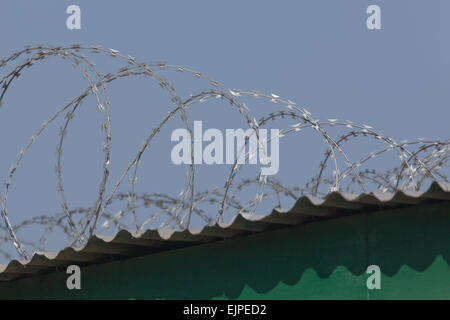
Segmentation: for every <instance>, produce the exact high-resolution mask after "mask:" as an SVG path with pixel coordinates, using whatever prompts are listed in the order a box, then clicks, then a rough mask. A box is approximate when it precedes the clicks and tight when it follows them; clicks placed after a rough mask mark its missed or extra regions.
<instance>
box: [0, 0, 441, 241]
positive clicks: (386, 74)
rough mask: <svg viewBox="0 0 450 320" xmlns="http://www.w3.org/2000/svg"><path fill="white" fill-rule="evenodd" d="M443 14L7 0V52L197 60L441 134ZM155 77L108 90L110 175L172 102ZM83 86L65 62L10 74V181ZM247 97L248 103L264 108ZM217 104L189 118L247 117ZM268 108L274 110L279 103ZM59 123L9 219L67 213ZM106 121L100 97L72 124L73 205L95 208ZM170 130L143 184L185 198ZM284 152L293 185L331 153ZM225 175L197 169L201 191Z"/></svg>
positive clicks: (2, 146)
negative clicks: (372, 15) (374, 16)
mask: <svg viewBox="0 0 450 320" xmlns="http://www.w3.org/2000/svg"><path fill="white" fill-rule="evenodd" d="M70 4H76V5H79V6H80V7H81V12H82V13H81V21H82V22H81V27H82V28H81V30H68V29H67V28H66V19H67V17H68V15H67V14H66V8H67V6H68V5H70ZM370 4H376V5H379V6H380V7H381V21H382V22H381V23H382V30H375V31H369V30H368V29H367V28H366V19H367V14H366V8H367V7H368V6H369V5H370ZM449 13H450V2H449V1H447V0H433V1H426V0H396V1H381V0H370V1H366V0H339V1H336V0H329V1H325V0H320V1H318V0H302V1H261V0H258V1H250V0H248V1H234V0H232V1H221V2H219V1H100V0H97V1H84V0H77V1H56V0H54V1H49V0H45V1H44V0H41V1H18V0H14V1H12V0H3V1H2V2H1V4H0V30H1V41H0V56H1V57H6V56H8V55H10V54H11V53H12V52H14V51H16V50H18V49H22V48H23V47H25V46H26V45H34V44H38V43H40V44H45V45H54V46H60V45H61V46H63V45H69V44H75V43H76V44H83V45H100V46H102V47H104V48H114V49H117V50H119V51H120V52H122V53H124V54H130V55H132V56H134V57H136V58H137V59H138V60H140V61H167V62H168V63H171V64H177V65H183V66H186V67H190V68H193V69H196V70H200V71H202V72H204V73H205V74H207V75H209V76H211V77H212V78H214V79H217V80H219V81H220V82H221V83H222V84H223V85H224V86H226V87H228V88H241V89H249V90H253V89H254V90H259V91H262V92H266V93H276V94H277V95H280V96H282V97H285V98H287V99H290V100H293V101H295V102H296V103H298V104H299V105H301V106H304V107H306V108H307V109H308V110H309V111H310V112H311V113H312V114H313V116H314V117H315V118H316V119H327V118H338V119H342V120H347V119H349V120H352V121H354V122H357V123H364V124H370V125H372V126H373V127H374V128H376V129H377V130H379V131H381V132H383V133H384V134H386V135H389V136H391V137H393V138H395V139H396V140H398V141H400V140H403V139H410V138H421V137H423V138H438V139H442V140H445V139H448V138H449V119H450V105H449V103H450V31H449V30H450V29H449V19H448V16H449ZM93 58H94V59H93V60H94V61H95V62H97V64H98V66H99V69H100V71H102V72H104V73H107V72H110V71H115V70H117V66H118V64H111V65H110V64H109V62H108V61H110V59H109V58H105V57H102V56H94V57H93ZM168 78H169V79H171V76H169V75H168ZM174 79H175V80H174V81H175V82H174V83H175V85H176V87H177V89H178V88H179V90H180V92H181V93H182V94H187V93H190V92H195V91H198V90H199V89H201V88H203V87H205V86H203V87H202V85H201V83H199V84H197V83H194V80H192V77H189V76H184V77H183V76H179V75H174ZM195 81H197V80H195ZM149 83H151V82H150V81H149V80H142V79H127V80H120V83H119V82H118V83H117V84H111V85H110V86H109V94H110V96H111V103H112V109H113V111H112V112H113V114H112V115H113V138H112V140H113V151H112V152H113V155H112V159H113V160H112V163H111V170H112V173H111V182H114V181H115V179H116V178H117V177H118V176H119V175H120V173H121V172H122V170H123V168H124V166H125V165H126V164H127V163H128V162H129V161H130V160H131V157H132V155H133V154H134V152H135V150H136V149H137V148H138V146H139V145H140V143H141V142H142V140H143V139H144V137H145V135H146V133H148V132H149V131H150V130H151V128H152V127H153V126H154V125H155V124H156V123H158V122H159V121H160V120H161V118H162V116H163V115H164V114H165V113H167V111H168V110H169V108H172V105H171V104H170V103H169V99H168V98H167V94H166V93H164V92H163V91H162V90H160V89H159V88H158V86H157V83H151V85H149ZM86 86H87V84H86V82H85V81H84V80H82V79H81V77H80V76H79V74H78V72H77V71H75V70H74V69H73V68H72V67H71V66H70V65H69V64H67V63H66V62H62V61H60V60H57V59H52V60H49V61H46V62H44V63H42V64H40V65H36V66H34V67H33V68H31V69H30V70H27V71H26V74H25V75H24V76H23V77H21V79H20V80H18V81H17V83H15V84H14V86H13V88H12V89H11V90H10V92H9V93H8V94H7V96H6V97H5V100H4V106H3V107H2V109H0V178H1V179H2V180H4V179H5V177H6V175H7V172H8V168H9V167H10V165H11V164H12V163H13V161H14V160H15V158H16V155H17V152H18V151H19V150H20V149H21V148H22V146H24V145H25V143H26V141H27V139H28V137H29V136H30V135H31V134H32V133H33V132H34V131H35V130H37V129H38V127H39V125H40V124H41V123H42V122H43V121H45V120H46V119H47V118H48V117H49V116H50V115H51V114H52V112H54V111H55V110H56V109H57V108H58V107H60V106H62V105H64V104H65V103H67V102H68V101H70V100H71V99H72V98H73V97H75V96H77V95H79V94H80V93H81V92H82V91H83V90H84V89H85V88H86ZM206 87H207V86H206ZM253 103H255V102H253ZM223 105H226V104H223ZM249 106H250V109H251V111H252V110H254V109H252V107H253V108H257V105H254V106H253V105H251V103H249ZM214 108H216V107H215V106H214V107H213V109H211V110H209V109H208V110H206V109H199V110H196V111H195V112H193V113H192V116H191V119H196V120H203V121H204V123H205V124H206V126H207V127H209V128H210V127H215V128H237V127H245V122H242V119H241V118H238V117H237V116H236V115H235V114H230V112H229V111H224V108H220V107H217V109H214ZM264 108H265V109H264V111H267V112H264V113H263V114H267V113H268V112H270V108H272V106H270V105H268V106H265V107H264ZM280 109H281V106H278V107H276V108H275V109H274V110H280ZM238 119H240V120H238ZM239 121H241V122H239ZM61 124H62V122H61V121H60V122H58V124H57V125H54V126H53V127H52V128H50V129H49V131H48V132H46V133H45V134H44V135H43V137H42V141H39V142H38V144H36V146H34V147H33V148H32V149H31V150H30V153H29V154H28V155H27V157H26V159H25V160H24V163H23V167H21V168H20V169H19V171H18V172H17V176H16V178H15V179H16V180H14V181H13V183H14V185H13V187H12V189H11V194H10V201H9V203H8V205H9V207H8V208H9V211H10V215H11V219H12V220H13V222H14V223H18V222H19V221H21V220H23V219H25V218H28V217H31V216H34V215H41V214H48V213H49V212H58V211H59V209H58V208H59V198H58V195H57V193H56V176H55V174H54V171H53V167H54V165H55V158H56V155H55V148H56V143H57V136H56V134H57V132H58V129H59V126H60V125H61ZM99 125H100V122H99V114H98V112H97V111H96V106H95V103H94V100H93V99H91V100H88V103H86V104H84V105H83V110H81V111H80V113H79V114H78V115H77V118H76V120H75V121H74V123H73V124H72V125H71V127H70V129H69V133H70V135H69V136H68V138H67V139H68V140H67V147H66V149H67V150H65V153H64V165H65V167H64V168H65V169H64V181H65V185H66V192H67V194H68V196H67V198H68V200H69V205H70V206H71V207H77V206H89V205H92V203H93V201H94V200H95V199H96V196H97V187H98V182H99V181H100V180H99V179H100V173H101V165H102V163H101V160H102V153H101V145H102V136H101V133H100V130H99ZM176 127H182V122H180V121H179V122H174V123H172V124H170V125H169V126H168V127H167V129H166V130H165V131H163V132H162V133H161V136H160V139H159V140H158V141H155V145H154V149H152V150H153V151H152V153H151V155H147V156H146V157H145V158H144V164H145V166H143V168H142V171H141V172H142V175H141V176H139V177H140V179H141V180H140V181H142V182H141V184H139V186H138V191H149V192H151V191H159V192H167V193H170V194H173V195H177V194H178V192H179V191H180V189H181V187H182V186H183V183H184V176H183V175H184V172H185V169H186V168H181V167H176V166H174V165H173V164H172V163H171V162H170V158H169V157H170V149H171V147H172V146H173V144H171V142H170V133H171V131H172V130H173V129H174V128H176ZM292 143H296V144H292ZM283 146H284V148H283ZM293 146H295V147H293ZM364 147H365V145H362V144H361V145H357V146H354V148H355V149H358V148H364ZM280 148H281V149H280V157H281V169H280V177H281V178H283V177H284V178H285V180H283V181H286V182H287V183H290V184H297V185H301V184H302V183H304V182H305V181H306V180H308V179H309V178H311V177H312V175H313V174H314V173H315V172H316V171H317V169H316V168H317V166H318V162H319V161H320V160H321V159H322V155H323V151H324V150H325V146H324V145H323V143H322V142H321V140H320V139H318V140H312V139H309V138H308V139H303V140H296V142H291V144H290V145H286V144H285V145H283V144H282V145H281V147H280ZM386 161H387V160H386ZM391 164H393V163H390V164H388V166H390V165H391ZM292 171H294V172H295V174H292ZM227 172H228V170H222V168H221V169H217V168H201V170H200V173H199V174H198V178H199V181H198V186H199V189H202V188H210V187H212V186H214V185H221V184H223V182H224V181H225V176H226V173H227ZM108 186H109V188H110V187H111V183H110V184H109V185H108ZM1 190H2V192H3V190H4V188H3V189H1ZM123 190H124V191H126V190H128V188H124V189H123ZM273 206H274V204H273V203H269V204H267V205H266V206H265V207H262V209H264V210H266V211H267V210H269V208H272V207H273ZM0 223H3V222H0ZM30 234H34V233H30Z"/></svg>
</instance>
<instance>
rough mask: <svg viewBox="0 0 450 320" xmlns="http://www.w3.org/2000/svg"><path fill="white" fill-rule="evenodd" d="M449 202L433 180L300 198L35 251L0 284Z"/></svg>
mask: <svg viewBox="0 0 450 320" xmlns="http://www.w3.org/2000/svg"><path fill="white" fill-rule="evenodd" d="M442 200H444V201H450V183H447V182H433V183H432V184H431V185H430V187H429V188H428V190H427V191H425V192H422V193H421V192H407V191H397V192H396V193H382V192H372V193H363V194H353V193H344V192H332V193H329V194H327V195H326V196H325V197H323V198H316V197H310V196H302V197H300V198H299V199H298V200H297V201H296V202H295V204H294V205H293V206H292V208H291V209H289V210H283V209H280V208H274V209H273V210H272V212H271V213H270V214H268V215H262V214H249V213H240V214H238V215H237V216H236V217H235V218H234V219H232V220H231V221H228V222H217V223H216V224H214V225H207V226H204V227H203V228H201V229H189V230H184V231H174V230H169V229H167V228H160V229H149V230H147V231H145V232H144V233H142V234H140V235H136V234H133V233H132V232H130V231H127V230H120V231H119V232H117V233H116V235H115V236H101V235H94V236H92V237H91V238H90V239H89V240H88V242H87V244H86V246H85V247H83V248H79V249H77V248H73V247H67V248H65V249H63V250H61V251H59V252H58V253H49V252H44V253H40V252H36V253H34V254H33V257H32V258H31V259H30V260H29V261H18V260H12V261H10V262H9V263H8V264H7V265H0V281H11V280H14V279H17V278H21V277H24V276H31V275H36V274H41V273H46V272H51V271H57V270H58V269H59V268H62V267H65V266H68V265H70V264H74V263H77V264H95V263H102V262H107V261H111V256H113V257H116V258H118V259H121V258H129V257H134V256H140V255H145V254H151V253H157V252H162V251H167V250H172V249H178V248H183V247H187V246H192V245H196V244H202V243H206V242H213V241H218V240H223V239H226V238H234V237H239V236H244V235H248V234H251V233H256V232H263V231H268V230H274V229H278V228H282V227H287V226H295V225H301V224H304V223H306V222H308V221H310V220H311V218H312V217H316V218H320V217H322V218H333V217H335V218H336V217H341V216H346V215H351V214H355V213H358V212H370V211H379V210H380V209H382V210H383V209H390V208H396V207H403V206H407V205H415V204H420V203H427V202H435V201H442Z"/></svg>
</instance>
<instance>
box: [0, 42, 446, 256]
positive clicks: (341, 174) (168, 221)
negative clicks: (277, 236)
mask: <svg viewBox="0 0 450 320" xmlns="http://www.w3.org/2000/svg"><path fill="white" fill-rule="evenodd" d="M97 55H102V56H103V58H104V57H110V58H111V59H116V60H118V61H119V62H121V63H123V64H124V65H123V66H122V67H120V68H119V69H118V71H116V72H110V73H107V74H102V73H100V72H99V70H98V68H97V67H96V65H95V63H94V62H93V60H92V57H94V56H97ZM88 56H89V58H88ZM90 56H92V57H90ZM51 57H54V58H61V59H63V60H64V61H68V62H69V63H71V65H72V66H73V67H74V69H76V70H77V71H78V72H80V73H81V76H82V78H83V79H85V80H86V81H87V84H88V86H87V88H86V90H85V91H83V92H82V93H81V94H79V95H78V96H76V97H74V98H73V99H72V100H71V101H69V102H68V103H67V104H65V105H64V106H62V107H60V108H59V109H57V111H56V112H55V113H54V114H53V115H52V116H51V117H50V118H49V119H48V120H47V121H45V122H44V123H43V124H42V125H41V126H40V127H39V128H38V130H37V131H35V133H34V134H33V135H31V137H30V138H29V140H28V142H27V143H26V144H25V146H24V147H23V148H22V149H20V151H19V153H18V155H17V159H16V161H15V162H14V163H13V165H12V166H11V168H10V170H9V172H8V175H7V178H6V181H5V182H4V185H5V190H4V192H2V193H0V202H1V215H2V219H3V223H2V224H0V230H1V231H2V232H3V235H1V234H0V253H2V254H3V255H4V256H5V257H7V258H9V257H10V254H9V253H7V252H6V251H4V250H3V249H2V247H3V245H5V244H8V243H12V244H13V245H14V247H15V248H16V250H17V252H18V254H19V255H20V256H21V257H22V258H24V259H29V258H30V254H29V250H33V251H44V250H45V243H46V241H47V236H48V235H49V234H51V233H52V232H54V230H56V229H58V230H60V231H62V232H63V233H64V234H66V235H67V237H68V244H69V245H70V246H83V245H85V244H86V242H87V240H88V239H89V237H90V236H92V235H94V234H95V233H96V232H97V230H98V229H107V228H110V227H111V226H114V228H115V229H116V230H121V229H127V230H131V231H132V232H133V234H134V235H136V236H139V235H140V234H142V233H143V232H145V230H146V229H147V228H148V226H149V225H150V224H151V222H152V221H154V220H156V219H157V218H160V216H163V217H164V218H163V220H164V222H163V224H161V227H165V228H171V229H174V230H185V229H189V227H190V223H191V222H190V221H191V217H192V215H196V216H198V217H200V218H201V219H202V221H204V223H205V224H206V225H212V224H214V223H218V222H219V223H220V222H221V221H222V219H223V216H224V213H225V211H227V210H232V212H233V216H236V215H238V214H242V213H247V214H256V213H257V211H258V205H259V204H260V203H261V201H263V199H268V198H270V197H275V199H276V200H275V201H276V206H277V207H278V208H283V199H285V198H288V199H291V200H296V199H298V198H299V197H300V196H305V195H306V196H315V197H319V196H325V195H327V194H328V193H329V192H338V191H345V192H364V193H367V192H373V191H381V192H392V193H393V192H396V191H399V190H401V191H420V190H422V188H423V187H424V185H425V184H426V183H427V182H430V181H445V182H448V178H447V176H446V174H445V172H444V170H443V168H446V167H447V166H448V158H449V157H450V140H425V139H417V140H413V141H402V142H396V141H395V140H394V139H393V138H391V137H389V136H386V135H384V134H382V133H381V132H378V131H376V130H375V129H374V128H373V127H371V126H369V125H367V124H357V123H354V122H352V121H349V120H347V121H340V120H337V119H328V120H326V121H321V120H318V119H314V118H313V116H312V114H311V113H310V112H309V111H308V110H307V109H305V108H304V107H303V106H300V105H298V104H296V103H295V102H293V101H291V100H289V99H284V98H282V97H280V96H279V95H277V94H274V93H269V94H266V93H261V92H259V91H246V90H240V89H230V88H227V87H225V86H224V85H222V84H221V83H220V82H219V81H217V80H215V79H212V78H210V77H208V76H207V75H205V74H204V73H201V72H199V71H196V70H193V69H189V68H186V67H183V66H178V65H171V64H167V63H165V62H156V63H147V62H139V61H137V60H136V59H135V58H134V57H132V56H129V55H128V56H127V55H124V54H122V53H120V52H119V51H117V50H114V49H104V48H101V47H99V46H81V45H71V46H66V47H54V46H43V45H37V46H27V47H26V48H25V49H23V50H19V51H16V52H14V53H13V54H12V55H10V56H9V57H7V58H4V59H1V60H0V70H2V71H3V70H4V69H7V68H8V67H9V66H11V65H12V64H14V63H16V65H14V66H13V67H12V69H10V71H9V72H5V73H4V75H2V76H1V77H0V87H1V89H0V90H1V91H0V112H1V109H2V108H5V106H3V100H4V97H5V96H6V93H7V91H8V89H9V88H10V87H11V86H12V85H13V84H14V83H15V82H16V81H17V80H18V79H19V78H20V77H21V75H22V74H23V73H24V72H25V71H27V70H28V69H29V68H31V67H32V66H33V65H35V64H37V63H39V62H41V61H44V60H46V59H49V58H51ZM20 58H24V60H23V61H20V62H18V60H19V59H20ZM170 72H177V73H183V74H187V75H190V76H193V78H194V79H202V80H206V82H207V83H209V85H210V87H209V88H205V89H204V90H202V91H200V92H192V93H191V94H190V95H189V96H187V97H184V98H183V97H182V96H181V95H180V94H178V92H177V90H176V89H175V86H174V85H173V84H172V83H171V82H170V81H169V80H168V74H169V73H170ZM135 76H143V77H144V78H146V79H150V80H152V81H156V82H157V83H158V84H159V86H160V87H161V88H162V89H163V90H165V91H166V92H167V93H168V94H169V96H170V102H169V105H172V107H171V108H169V109H168V112H167V114H166V115H165V116H164V117H163V119H161V121H160V122H159V124H158V125H156V126H155V127H154V128H152V130H150V132H149V133H148V135H147V136H146V137H145V139H144V142H143V143H142V144H141V146H140V147H139V148H138V150H137V151H136V153H135V154H134V156H133V158H132V160H131V161H130V162H129V164H128V165H127V166H126V167H125V168H124V169H123V171H122V174H121V175H120V177H119V179H117V180H116V181H115V182H114V183H113V185H112V187H111V188H110V190H107V182H108V179H109V176H110V171H109V164H110V161H111V152H110V151H111V146H112V139H111V132H112V124H111V101H110V98H109V96H108V93H107V84H109V83H111V82H113V81H116V80H118V79H122V78H128V77H135ZM89 96H94V98H95V101H96V108H97V110H98V112H99V114H100V119H101V129H102V133H103V136H104V142H103V154H104V159H103V173H102V178H101V181H100V184H99V187H98V196H97V199H96V201H95V203H93V204H92V205H91V206H89V207H85V208H75V209H74V208H70V207H69V204H68V202H67V197H66V195H65V192H64V184H63V180H64V179H63V166H62V154H63V149H64V148H63V147H64V145H65V137H66V135H67V134H68V131H69V127H70V124H71V121H72V119H73V118H74V115H75V113H76V112H77V110H79V109H80V107H81V105H82V104H83V102H84V101H85V99H86V98H87V97H89ZM243 98H250V99H258V98H259V101H252V108H253V107H255V108H257V106H258V104H259V103H260V101H261V100H262V101H265V102H266V103H272V104H273V105H274V106H276V108H277V109H276V110H274V111H273V112H271V113H269V114H268V115H266V116H264V117H262V118H260V119H259V120H256V118H255V117H252V115H251V113H250V108H249V107H248V105H247V104H246V103H245V102H243V101H241V99H243ZM211 99H222V100H224V101H225V102H227V103H228V104H229V105H231V107H232V108H234V109H235V110H237V112H238V113H239V114H240V115H241V116H242V117H243V119H244V120H245V121H246V123H247V125H248V128H249V129H250V130H251V136H253V135H255V139H256V141H257V143H258V146H259V147H260V148H261V149H260V152H261V151H262V153H263V154H266V153H267V150H265V147H264V145H265V144H266V143H267V142H268V139H267V138H265V139H261V138H260V136H259V134H258V129H259V128H262V127H264V126H266V125H268V123H269V122H271V121H278V122H282V123H283V124H284V127H283V129H281V130H280V132H279V134H278V136H276V137H271V139H274V138H277V139H281V138H283V137H285V136H289V135H294V134H301V133H302V132H304V131H306V130H310V131H312V132H314V133H316V134H317V135H318V136H319V137H321V139H322V140H323V142H324V147H325V154H324V157H323V159H322V160H321V161H320V162H319V169H318V173H317V175H316V176H314V177H313V178H312V179H311V180H310V181H309V182H307V183H306V184H305V185H304V186H296V187H288V186H285V185H283V184H282V183H281V182H280V181H278V180H277V178H276V177H274V176H265V175H262V174H259V176H257V177H256V178H253V179H243V180H241V181H236V176H237V175H238V172H239V170H240V169H241V168H242V166H243V164H242V163H239V162H238V159H239V158H240V157H241V156H243V157H244V160H245V161H249V160H250V159H251V158H252V157H254V156H255V153H256V152H257V150H256V151H255V150H253V151H251V150H249V151H248V152H246V151H245V150H246V148H247V147H248V143H249V141H250V138H251V136H250V137H249V139H246V141H245V145H244V146H242V148H241V150H239V151H238V153H237V155H236V157H235V160H234V163H233V165H231V168H230V171H229V174H228V176H227V178H226V179H225V181H224V183H223V187H221V188H213V189H212V190H207V191H199V190H197V189H198V188H197V187H196V183H195V167H194V141H193V139H191V142H190V149H191V152H190V157H191V162H190V165H189V166H188V169H187V173H186V183H185V185H184V187H183V189H182V191H181V192H180V193H179V195H178V196H171V195H168V194H162V193H137V192H136V189H135V186H136V181H137V177H138V174H139V173H138V168H139V165H140V161H141V159H142V157H143V155H144V153H145V152H146V151H147V150H150V149H151V146H150V145H151V142H152V141H153V140H154V138H155V137H156V136H157V135H158V133H159V132H160V131H161V129H162V128H163V127H164V126H165V125H166V124H167V123H168V122H169V121H170V120H172V119H174V117H175V116H180V118H181V119H182V121H183V123H184V126H185V127H186V130H187V131H188V132H189V134H190V136H191V137H192V136H193V135H192V130H191V127H190V118H189V113H188V111H189V110H190V108H194V107H195V106H197V105H200V104H202V103H204V102H206V101H208V100H211ZM280 105H282V108H281V109H279V106H280ZM63 115H64V120H63V121H64V122H63V125H62V127H61V129H60V131H59V133H58V144H57V147H56V165H55V173H56V175H57V191H58V194H59V197H60V205H61V209H62V212H57V213H55V214H52V215H48V216H37V217H33V218H31V219H26V220H24V221H22V222H21V223H19V224H12V223H11V220H10V218H9V217H10V212H9V211H8V206H7V203H8V194H9V190H10V186H11V184H12V183H13V180H14V175H15V172H16V171H17V170H18V169H19V167H20V164H21V162H22V159H23V157H24V156H25V154H26V153H27V151H28V150H29V149H30V147H31V146H32V145H33V144H34V142H35V141H36V139H37V138H39V136H40V135H41V134H42V133H43V132H44V131H45V130H46V129H47V128H48V127H49V126H50V125H51V124H52V123H53V122H55V120H56V119H58V118H62V117H63ZM287 120H289V121H291V120H293V121H295V122H296V123H295V124H292V125H289V126H287V125H286V124H285V123H286V122H287ZM333 128H338V129H339V130H341V131H344V133H341V134H340V135H338V136H337V137H336V136H334V135H333V133H331V131H332V130H331V129H333ZM371 138H372V139H375V140H377V141H380V142H381V143H382V144H384V147H383V148H380V149H377V150H373V151H371V152H370V153H369V154H367V155H366V156H364V157H361V158H359V159H357V160H356V161H355V159H353V158H354V157H353V156H352V155H351V154H349V152H347V151H346V149H345V144H346V143H348V142H349V141H355V140H356V139H366V140H367V139H371ZM390 151H393V152H395V153H396V154H397V156H398V159H399V164H398V165H397V166H395V167H393V168H391V169H389V170H386V171H384V172H378V171H376V170H375V169H372V168H366V169H363V170H362V169H360V168H361V167H362V166H363V165H366V163H368V162H370V161H376V159H377V158H379V157H380V156H381V155H383V154H386V153H388V152H390ZM245 161H244V163H245ZM329 163H331V167H332V168H333V171H332V173H331V174H329V175H326V168H327V167H328V166H329ZM130 175H131V178H130V179H129V183H130V186H129V190H130V191H129V192H127V193H124V192H118V190H119V186H121V185H122V184H123V183H124V181H125V179H126V178H127V177H129V176H130ZM244 188H246V189H249V190H252V192H254V193H255V196H254V197H253V198H252V199H251V200H249V201H247V202H244V201H243V200H242V199H240V197H239V194H240V193H241V192H242V190H243V189H244ZM113 203H114V204H122V203H125V204H123V205H121V207H123V209H121V210H119V211H117V212H113V211H111V210H110V209H109V207H110V206H111V205H112V204H113ZM205 205H210V206H212V207H211V208H209V209H208V210H206V209H205V208H203V207H204V206H205ZM140 208H145V214H144V217H143V221H142V222H138V217H137V211H136V210H137V209H140ZM150 208H153V209H155V210H156V211H153V212H152V210H150ZM130 216H131V217H132V221H133V222H134V224H133V225H131V226H130V225H129V224H128V223H125V222H124V218H125V217H130ZM74 217H77V218H78V220H77V222H76V220H75V219H74ZM30 225H41V226H43V227H44V228H45V232H44V234H43V235H42V236H41V237H40V239H39V240H38V241H37V242H30V241H24V240H21V239H20V238H19V237H18V235H17V232H18V231H19V230H21V229H23V228H25V227H26V226H30ZM27 248H28V250H27Z"/></svg>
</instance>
